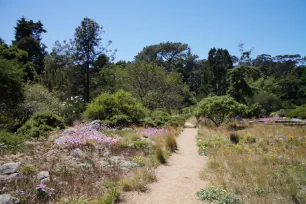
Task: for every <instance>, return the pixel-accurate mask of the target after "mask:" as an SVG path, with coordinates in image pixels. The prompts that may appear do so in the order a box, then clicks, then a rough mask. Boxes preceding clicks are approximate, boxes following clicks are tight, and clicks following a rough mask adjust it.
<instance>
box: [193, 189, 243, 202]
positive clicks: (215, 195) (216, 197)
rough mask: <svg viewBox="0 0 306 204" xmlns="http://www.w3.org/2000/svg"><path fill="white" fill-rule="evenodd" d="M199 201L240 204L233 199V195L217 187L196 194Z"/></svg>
mask: <svg viewBox="0 0 306 204" xmlns="http://www.w3.org/2000/svg"><path fill="white" fill-rule="evenodd" d="M197 196H198V197H199V199H200V200H202V201H205V200H208V201H212V202H213V201H217V203H218V204H241V203H242V202H241V201H240V200H239V199H238V198H235V196H234V195H232V194H229V193H228V192H227V191H226V190H225V189H223V188H221V187H219V186H217V187H214V186H211V187H209V188H208V189H201V190H200V191H199V192H197Z"/></svg>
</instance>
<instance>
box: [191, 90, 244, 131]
mask: <svg viewBox="0 0 306 204" xmlns="http://www.w3.org/2000/svg"><path fill="white" fill-rule="evenodd" d="M243 109H245V107H244V106H242V105H241V104H239V103H238V102H237V101H235V100H234V99H233V98H232V97H229V96H212V97H207V98H204V99H203V100H202V101H200V102H199V104H198V105H197V107H196V108H195V114H196V116H197V117H198V118H200V117H206V118H208V119H210V120H211V121H212V122H213V123H214V124H215V125H216V126H220V125H221V124H222V123H223V122H225V121H226V120H227V119H229V118H230V117H233V116H235V115H236V114H238V113H241V112H243Z"/></svg>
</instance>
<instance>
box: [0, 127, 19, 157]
mask: <svg viewBox="0 0 306 204" xmlns="http://www.w3.org/2000/svg"><path fill="white" fill-rule="evenodd" d="M24 140H25V139H24V137H22V136H20V135H16V134H13V133H10V132H8V131H5V130H1V129H0V151H1V150H2V149H4V150H9V151H13V152H15V151H17V150H18V149H20V148H21V147H22V144H23V142H24Z"/></svg>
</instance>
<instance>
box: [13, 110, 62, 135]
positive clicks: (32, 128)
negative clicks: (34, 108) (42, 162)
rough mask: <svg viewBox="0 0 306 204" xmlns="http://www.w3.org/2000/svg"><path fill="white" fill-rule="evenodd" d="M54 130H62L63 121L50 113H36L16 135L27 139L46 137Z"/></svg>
mask: <svg viewBox="0 0 306 204" xmlns="http://www.w3.org/2000/svg"><path fill="white" fill-rule="evenodd" d="M54 128H59V129H64V128H65V125H64V120H63V119H62V118H61V117H60V116H58V115H55V114H53V113H51V112H45V111H42V112H37V113H35V114H34V115H33V116H32V118H31V119H30V120H28V121H27V122H26V123H25V124H24V125H23V126H22V127H21V128H20V129H18V134H21V135H24V136H29V137H36V138H38V137H40V136H48V133H49V132H50V131H52V130H54Z"/></svg>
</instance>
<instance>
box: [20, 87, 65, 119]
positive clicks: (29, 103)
mask: <svg viewBox="0 0 306 204" xmlns="http://www.w3.org/2000/svg"><path fill="white" fill-rule="evenodd" d="M63 108H64V107H63V105H62V104H61V102H60V101H59V99H58V98H57V97H56V96H54V94H52V93H50V92H49V90H48V89H46V88H45V87H43V86H42V85H39V84H26V85H25V89H24V101H23V103H22V105H21V107H20V112H19V113H18V114H19V116H18V117H19V118H20V120H21V121H22V122H24V121H26V120H28V119H29V118H30V117H31V116H32V115H33V114H34V113H36V112H39V111H49V112H51V113H54V114H57V115H61V114H62V112H63Z"/></svg>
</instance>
